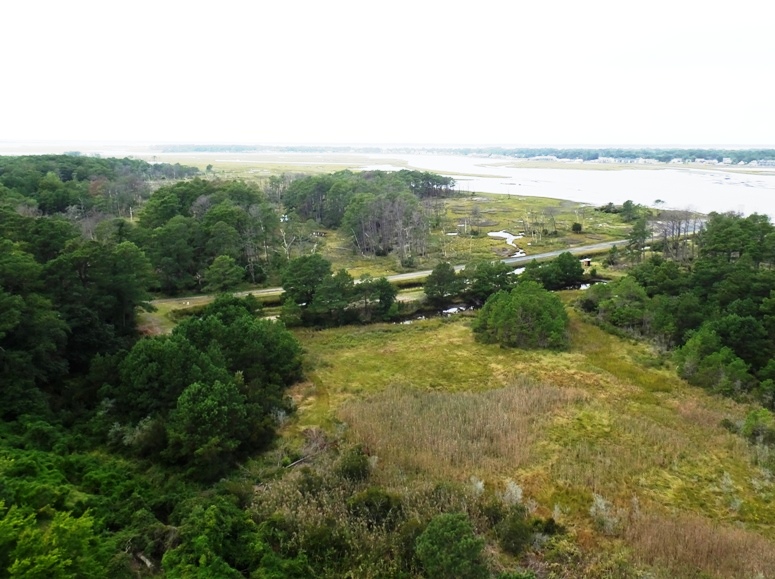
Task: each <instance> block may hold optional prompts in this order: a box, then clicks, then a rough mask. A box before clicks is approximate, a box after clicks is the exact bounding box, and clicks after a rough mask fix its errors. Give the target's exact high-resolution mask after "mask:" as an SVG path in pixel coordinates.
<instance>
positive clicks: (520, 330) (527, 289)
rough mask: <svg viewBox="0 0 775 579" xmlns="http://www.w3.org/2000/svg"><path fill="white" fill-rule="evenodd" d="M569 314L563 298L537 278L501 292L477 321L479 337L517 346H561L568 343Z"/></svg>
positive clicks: (475, 325) (475, 324)
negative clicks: (545, 286)
mask: <svg viewBox="0 0 775 579" xmlns="http://www.w3.org/2000/svg"><path fill="white" fill-rule="evenodd" d="M568 324H569V320H568V314H567V312H566V311H565V306H563V304H562V302H561V301H560V299H559V298H558V297H557V296H556V295H554V294H552V293H551V292H549V291H547V290H545V289H543V288H542V287H541V286H540V285H538V284H537V283H536V282H532V281H528V282H521V283H519V284H518V285H517V287H515V288H514V289H513V290H511V292H510V293H506V292H498V293H497V294H495V295H493V296H491V297H490V298H489V299H488V300H487V303H485V304H484V307H483V308H482V310H481V312H479V316H478V317H477V319H476V321H475V322H474V326H473V328H474V333H475V334H476V336H477V339H479V340H481V341H483V342H485V343H497V344H500V345H501V346H509V347H515V348H552V349H561V348H564V347H566V346H567V344H568V336H567V329H568Z"/></svg>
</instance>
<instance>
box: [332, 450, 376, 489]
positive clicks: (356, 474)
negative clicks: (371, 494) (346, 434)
mask: <svg viewBox="0 0 775 579" xmlns="http://www.w3.org/2000/svg"><path fill="white" fill-rule="evenodd" d="M338 472H339V475H340V476H341V477H342V478H344V479H347V480H349V481H350V482H359V481H363V480H366V479H367V478H368V476H369V457H368V456H367V455H366V453H365V452H364V451H363V447H362V446H360V445H359V446H355V447H353V448H351V449H349V450H347V451H346V452H345V453H344V454H343V455H342V457H341V458H340V459H339V468H338Z"/></svg>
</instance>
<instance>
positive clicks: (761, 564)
mask: <svg viewBox="0 0 775 579" xmlns="http://www.w3.org/2000/svg"><path fill="white" fill-rule="evenodd" d="M571 318H572V325H571V341H572V346H571V348H570V350H569V351H567V352H561V353H550V352H540V351H531V352H528V351H522V350H507V349H502V348H500V347H498V346H491V345H482V344H479V343H476V342H475V341H474V340H473V337H472V333H471V331H470V327H469V326H470V321H469V319H467V318H465V317H457V318H454V319H453V318H447V319H433V320H426V321H419V322H415V323H413V324H412V325H409V326H406V325H388V324H380V325H373V326H368V327H355V328H353V327H350V328H339V329H333V330H325V331H305V330H302V331H299V332H298V335H299V337H300V339H301V340H302V342H303V344H304V346H305V348H306V350H307V359H308V361H309V362H308V363H309V367H308V371H307V376H308V380H307V381H306V382H305V383H303V384H300V385H297V386H296V387H295V388H294V390H293V397H294V399H295V400H296V402H297V405H298V408H299V411H298V415H297V418H296V419H295V421H294V422H293V423H292V424H291V425H289V426H288V427H287V429H286V433H285V435H286V436H287V437H289V440H292V439H293V438H294V437H296V436H298V435H299V433H301V432H302V431H304V430H305V429H309V428H313V427H322V428H323V429H327V430H332V429H334V428H341V426H337V425H340V424H342V423H344V424H346V425H347V427H348V431H349V433H350V436H351V437H352V438H353V439H354V440H357V441H359V442H362V443H363V444H365V445H366V446H367V447H368V448H369V451H370V452H371V453H373V454H374V455H376V456H378V457H379V463H378V464H379V468H378V469H377V474H378V476H379V477H380V478H379V480H380V482H381V483H382V484H385V485H388V486H389V485H404V486H406V485H411V481H423V480H426V481H427V480H428V479H430V480H437V481H443V480H456V481H459V482H465V481H468V480H469V479H470V477H472V476H474V477H476V478H477V479H479V480H482V481H484V484H485V485H488V486H490V487H498V486H502V485H503V484H504V481H505V480H506V479H510V480H514V481H517V483H518V484H519V485H520V487H521V488H522V489H524V493H525V496H526V497H529V501H530V502H531V505H532V508H534V509H535V510H536V511H537V512H539V513H542V514H543V515H544V516H547V515H549V514H551V513H554V514H555V515H556V516H559V517H561V521H562V522H563V524H567V525H569V526H570V527H571V528H572V529H573V537H574V540H575V541H576V542H577V544H578V545H579V546H580V547H581V548H590V549H593V550H601V549H602V550H603V551H605V552H607V553H608V554H609V555H610V556H611V557H624V559H625V560H626V561H630V562H631V563H633V562H638V563H641V564H645V565H654V566H656V567H655V568H657V569H660V570H661V571H660V573H661V574H660V575H658V576H665V577H669V576H686V577H697V576H703V575H702V574H703V573H704V574H705V576H713V577H753V576H756V573H757V572H761V573H762V574H763V575H762V576H764V577H769V576H775V557H773V555H772V553H773V552H775V551H773V546H775V544H774V543H773V542H772V540H773V539H775V509H773V508H772V501H773V500H774V499H775V484H774V481H773V475H772V473H769V472H768V471H766V470H764V469H762V468H760V467H759V466H758V465H757V449H755V448H754V447H752V446H750V445H749V444H748V443H747V442H746V441H744V440H743V439H742V438H741V437H739V436H737V435H735V434H732V433H730V432H728V431H727V430H726V429H724V428H723V427H722V426H721V421H722V420H723V419H728V420H731V421H733V422H736V421H741V420H743V418H744V416H745V415H746V413H747V411H748V407H747V406H745V405H743V404H739V403H736V402H733V401H730V400H727V399H721V398H717V397H714V396H710V395H708V394H706V393H705V392H704V391H702V390H699V389H697V388H694V387H691V386H688V385H687V384H686V383H684V382H683V381H682V380H680V379H679V378H677V376H676V374H675V372H674V371H673V369H672V368H671V366H670V364H669V362H668V361H666V360H663V359H662V357H661V356H660V354H659V353H658V352H655V351H652V350H651V349H650V348H649V347H648V346H646V345H644V344H639V343H634V342H630V341H627V340H623V339H621V338H617V337H615V336H611V335H609V334H607V333H605V332H603V331H602V330H601V329H600V328H598V327H596V326H594V325H591V324H589V323H588V322H585V321H584V320H583V319H581V318H580V317H579V316H577V315H575V314H572V315H571ZM593 504H595V505H597V507H598V508H597V510H596V511H595V512H594V513H591V511H590V509H591V507H592V505H593ZM677 545H680V547H678V546H677ZM593 576H594V575H593ZM610 576H619V575H610Z"/></svg>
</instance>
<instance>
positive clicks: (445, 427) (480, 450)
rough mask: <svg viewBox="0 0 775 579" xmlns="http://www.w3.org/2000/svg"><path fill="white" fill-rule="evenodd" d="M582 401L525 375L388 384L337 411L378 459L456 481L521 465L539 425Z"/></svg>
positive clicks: (402, 468)
mask: <svg viewBox="0 0 775 579" xmlns="http://www.w3.org/2000/svg"><path fill="white" fill-rule="evenodd" d="M583 398H584V395H583V394H582V393H581V392H580V391H578V390H574V389H561V388H557V387H553V386H542V385H537V384H534V383H533V382H531V381H529V380H527V379H517V380H515V381H514V383H513V384H511V385H510V386H507V387H505V388H499V389H495V390H489V391H485V392H432V391H431V392H429V391H419V390H406V389H401V388H398V387H392V388H389V389H388V390H386V391H384V392H382V393H380V394H377V395H375V396H373V397H370V398H368V399H365V400H358V401H352V402H350V403H348V404H346V405H345V406H344V407H343V408H342V409H341V411H340V414H339V415H340V417H341V418H342V419H343V420H344V421H345V422H347V423H348V424H349V425H350V426H351V428H352V429H353V431H354V432H355V434H356V435H357V438H358V439H359V440H361V441H363V442H364V443H365V444H366V445H367V447H368V448H369V451H370V452H371V453H373V454H376V455H377V456H379V458H380V463H382V464H387V465H391V467H393V468H397V469H399V470H400V471H402V472H404V473H433V474H434V477H439V478H445V477H449V478H453V479H458V480H461V479H463V478H467V477H468V476H471V475H477V476H483V477H484V476H487V477H491V476H493V475H494V474H496V473H501V474H502V473H504V469H506V472H514V471H515V470H516V469H518V468H520V467H521V466H524V465H525V464H527V462H528V460H529V458H530V456H531V453H532V450H533V447H534V443H535V442H536V440H537V439H538V438H539V437H540V431H541V425H542V424H543V423H545V422H546V421H547V419H548V418H549V417H550V416H551V415H552V413H553V412H555V411H557V410H558V409H561V408H564V407H567V406H569V405H572V404H574V403H575V402H578V401H581V400H583ZM407 433H411V435H410V436H407Z"/></svg>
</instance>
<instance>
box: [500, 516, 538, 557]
mask: <svg viewBox="0 0 775 579" xmlns="http://www.w3.org/2000/svg"><path fill="white" fill-rule="evenodd" d="M525 515H526V511H525V508H524V507H522V506H514V507H512V508H511V509H510V511H509V513H508V514H507V515H506V517H505V518H504V519H503V520H502V521H501V522H500V523H498V525H497V526H496V527H495V532H496V534H497V535H498V543H499V544H500V546H501V549H503V550H504V551H506V552H507V553H510V554H512V555H519V554H520V553H521V552H522V551H523V550H524V549H525V547H527V546H528V545H529V544H530V543H531V542H532V540H533V529H532V527H531V525H530V523H529V522H528V521H527V518H526V516H525Z"/></svg>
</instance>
